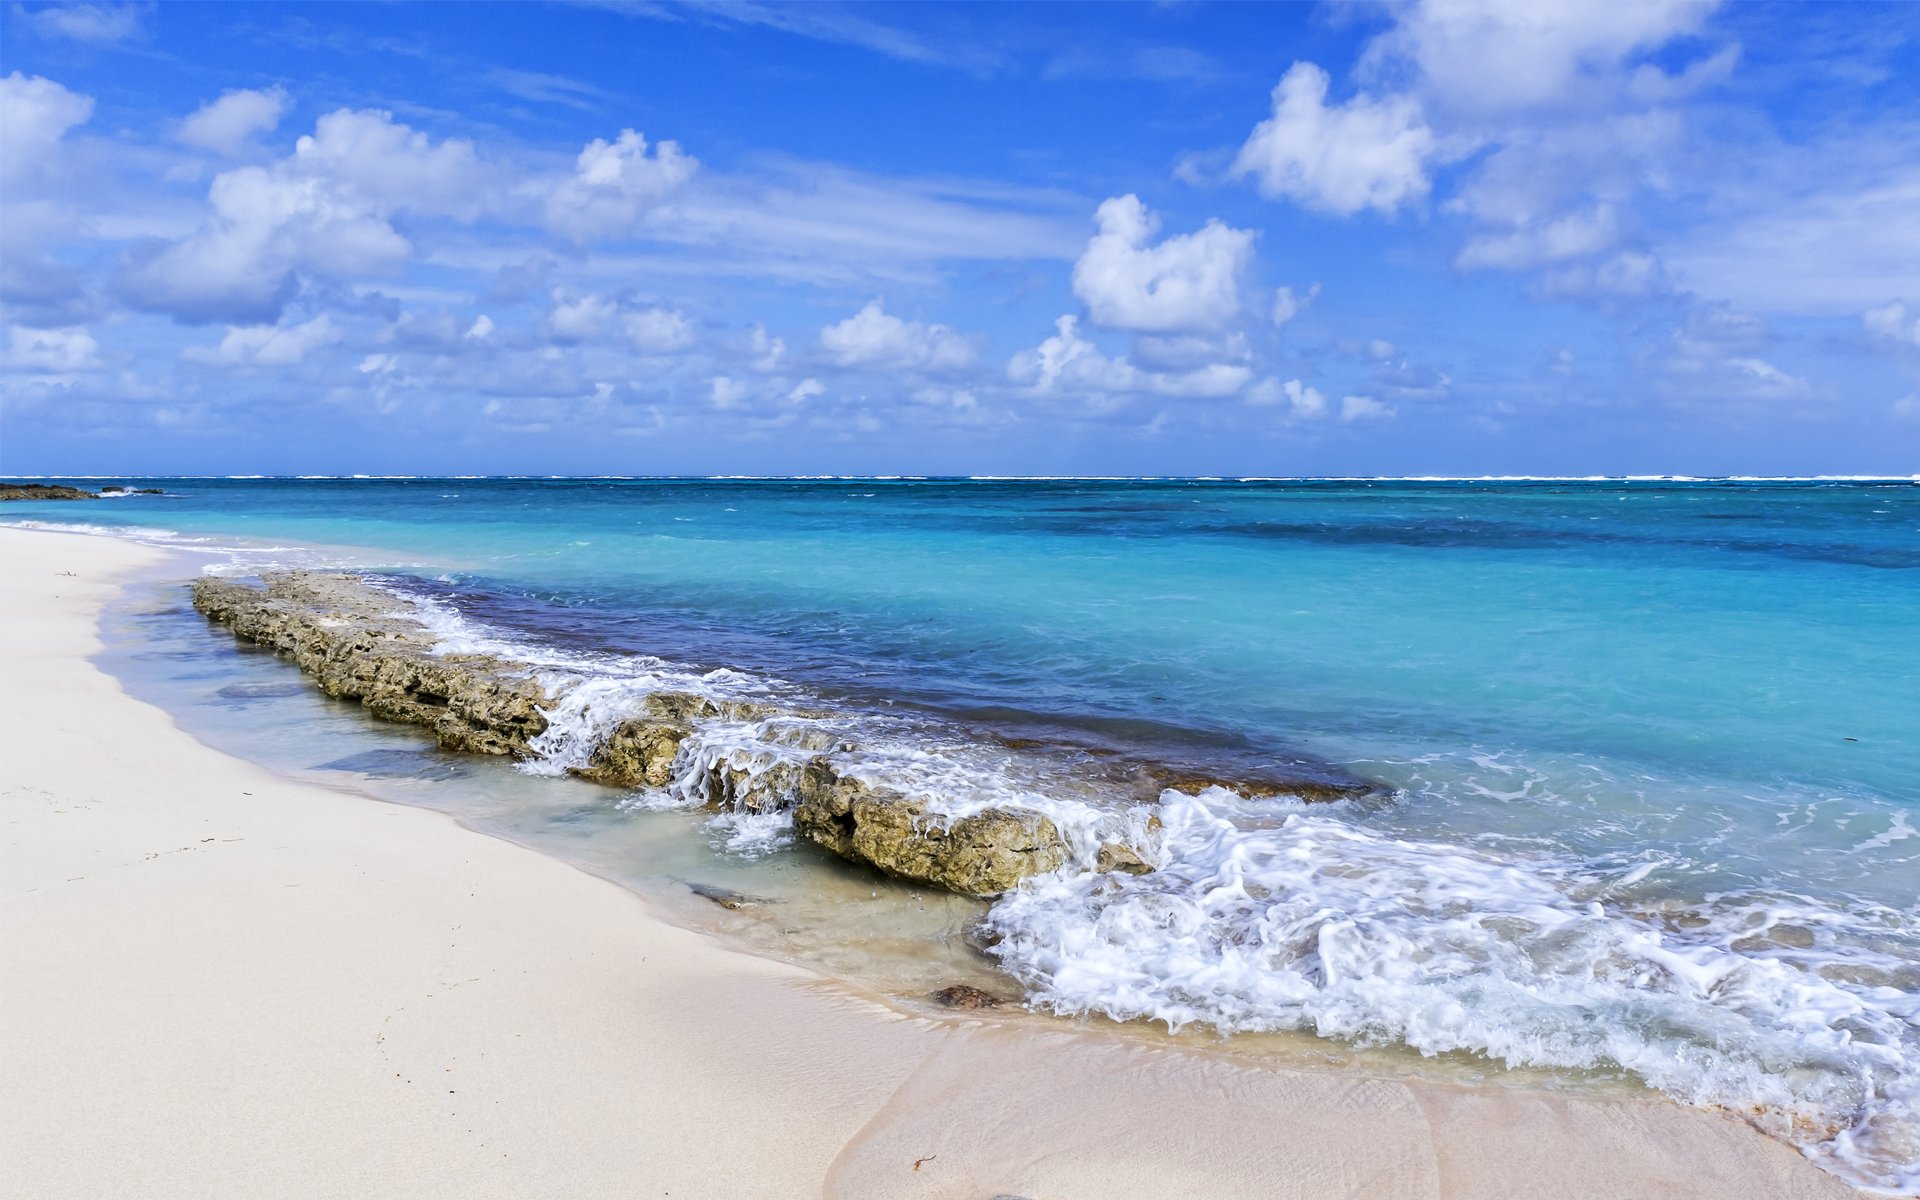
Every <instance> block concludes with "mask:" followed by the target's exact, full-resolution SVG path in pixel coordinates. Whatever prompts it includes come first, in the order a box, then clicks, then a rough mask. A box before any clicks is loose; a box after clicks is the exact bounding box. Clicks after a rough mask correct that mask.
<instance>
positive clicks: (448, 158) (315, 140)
mask: <svg viewBox="0 0 1920 1200" xmlns="http://www.w3.org/2000/svg"><path fill="white" fill-rule="evenodd" d="M488 179H489V172H488V171H487V170H486V169H485V168H484V167H483V166H482V164H481V163H480V162H479V160H478V158H477V157H476V156H475V154H474V151H473V146H472V144H471V143H470V142H467V141H464V140H461V139H457V138H449V139H447V140H445V141H442V142H439V143H435V142H434V141H433V140H432V139H430V138H429V137H427V135H425V134H423V133H420V132H419V131H417V130H414V129H411V128H409V127H407V126H406V125H402V124H399V123H398V122H396V121H394V119H393V114H391V113H387V112H379V111H372V110H369V111H362V112H354V111H349V110H347V109H341V110H339V111H337V112H333V113H329V114H327V115H326V116H324V117H321V118H320V120H319V122H318V123H317V124H316V125H315V129H314V133H313V134H312V135H311V136H307V137H302V138H301V139H300V140H299V142H298V143H296V145H295V148H294V153H293V154H292V155H290V156H288V157H286V158H283V159H281V160H279V161H278V162H275V163H273V164H271V165H269V166H264V167H261V166H248V167H240V168H236V169H234V170H231V171H223V172H221V173H220V174H219V175H216V176H215V177H214V180H213V185H212V187H211V188H210V189H209V191H208V195H207V198H208V200H209V202H210V203H211V206H212V212H211V214H210V217H209V219H208V221H207V223H206V225H205V226H204V227H203V228H202V229H200V230H199V231H198V232H197V233H194V234H193V235H191V236H189V237H187V238H186V239H184V240H182V241H179V242H175V243H174V244H173V245H171V246H168V247H166V248H165V249H164V250H162V251H160V252H159V253H158V254H155V255H153V256H151V257H150V258H148V259H147V260H146V261H144V262H140V263H137V264H136V265H135V266H134V267H133V268H132V270H131V271H130V272H129V274H128V278H127V291H128V293H129V295H130V297H131V298H132V299H133V300H134V301H135V302H136V303H137V304H139V305H141V306H143V307H147V308H153V309H158V310H159V311H162V312H167V313H171V314H172V315H174V316H175V317H177V318H179V319H181V320H186V321H205V320H209V319H219V318H225V319H227V320H231V321H236V322H238V323H242V324H264V323H268V322H270V321H271V320H272V319H273V318H276V317H277V316H278V315H279V312H280V308H281V305H282V304H283V302H284V301H285V299H286V297H287V296H288V295H289V294H290V293H291V291H292V289H293V286H294V283H295V276H296V274H299V273H311V274H312V275H315V276H320V277H323V278H332V279H357V278H363V277H367V276H377V275H382V274H389V273H392V272H395V271H397V270H399V269H400V268H401V267H403V266H404V265H405V264H406V263H407V262H408V261H409V260H410V259H411V258H412V256H413V245H412V243H411V242H409V241H408V240H407V239H406V238H405V237H403V236H401V234H400V233H399V232H398V231H397V230H395V229H394V228H393V226H392V225H391V224H390V223H389V218H390V217H391V216H393V215H394V214H395V213H399V212H412V213H419V214H424V215H439V216H452V217H458V218H468V217H472V216H474V215H476V214H477V212H478V211H479V209H480V207H481V206H482V205H483V204H484V203H485V202H486V199H485V198H486V197H488V196H490V195H491V194H493V192H494V191H495V189H493V188H491V187H488V186H486V185H487V182H488Z"/></svg>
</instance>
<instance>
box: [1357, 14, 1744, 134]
mask: <svg viewBox="0 0 1920 1200" xmlns="http://www.w3.org/2000/svg"><path fill="white" fill-rule="evenodd" d="M1715 2H1716V0H1632V2H1630V3H1594V2H1592V0H1476V2H1473V3H1461V2H1460V0H1413V2H1412V3H1406V2H1402V3H1400V4H1398V5H1397V6H1396V7H1395V15H1396V17H1397V18H1398V20H1397V23H1396V27H1395V28H1394V29H1393V30H1392V31H1390V32H1388V33H1387V34H1384V35H1382V37H1381V38H1380V39H1379V40H1378V41H1377V42H1376V43H1375V44H1374V45H1373V46H1372V47H1370V48H1369V52H1368V54H1369V62H1370V63H1371V64H1374V65H1376V66H1377V65H1378V64H1379V63H1380V62H1381V61H1382V60H1385V59H1390V58H1400V59H1405V60H1408V61H1411V62H1412V63H1413V64H1414V65H1415V66H1416V67H1417V68H1418V70H1419V72H1420V74H1421V75H1422V76H1423V77H1424V81H1425V85H1426V88H1427V90H1428V91H1429V92H1431V93H1432V94H1434V95H1435V96H1436V97H1438V98H1439V99H1440V100H1441V101H1442V102H1443V103H1445V104H1447V105H1449V106H1451V107H1454V108H1458V109H1461V110H1463V111H1466V112H1470V113H1479V114H1490V113H1498V112H1511V111H1513V110H1516V109H1522V108H1529V107H1535V106H1539V105H1546V104H1553V103H1557V102H1560V101H1563V100H1565V99H1567V98H1569V96H1570V94H1572V93H1574V92H1576V91H1577V90H1578V89H1579V87H1580V85H1581V84H1582V83H1584V82H1586V81H1587V80H1590V79H1593V78H1594V77H1596V76H1605V75H1608V74H1612V73H1615V72H1617V71H1618V69H1619V68H1620V67H1621V65H1622V64H1623V63H1625V62H1627V61H1629V60H1630V59H1631V58H1632V57H1633V56H1634V55H1636V54H1637V53H1640V52H1644V51H1648V50H1652V49H1654V48H1656V47H1658V46H1660V45H1662V44H1664V43H1666V42H1668V41H1670V40H1672V39H1673V38H1675V37H1678V36H1681V35H1683V34H1689V33H1693V32H1695V31H1697V30H1698V29H1699V28H1700V26H1701V24H1702V23H1703V22H1704V21H1705V19H1706V17H1707V15H1708V14H1709V13H1710V12H1712V11H1713V9H1714V7H1715ZM1727 66H1728V67H1730V66H1731V64H1730V63H1729V64H1727ZM1714 69H1723V68H1714ZM1711 73H1712V72H1711V70H1709V71H1708V74H1709V75H1711ZM1697 82H1700V81H1699V80H1696V83H1697ZM1641 85H1642V87H1643V88H1651V87H1653V86H1654V82H1653V81H1652V80H1651V79H1643V80H1642V81H1641Z"/></svg>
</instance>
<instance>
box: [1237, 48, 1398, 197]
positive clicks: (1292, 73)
mask: <svg viewBox="0 0 1920 1200" xmlns="http://www.w3.org/2000/svg"><path fill="white" fill-rule="evenodd" d="M1328 83H1329V80H1328V78H1327V73H1326V72H1325V71H1323V70H1321V69H1320V68H1319V67H1317V66H1315V65H1314V64H1312V63H1309V62H1296V63H1294V64H1293V66H1292V67H1290V68H1288V70H1287V73H1286V74H1285V75H1284V76H1282V77H1281V79H1280V83H1279V84H1278V86H1276V87H1275V88H1274V89H1273V115H1272V116H1270V117H1268V118H1267V119H1266V120H1264V121H1262V122H1260V124H1259V125H1257V126H1255V127H1254V130H1253V134H1252V136H1251V137H1249V138H1248V139H1247V141H1246V144H1245V145H1243V146H1242V147H1240V154H1239V157H1237V158H1236V159H1235V160H1234V164H1233V174H1234V175H1235V176H1246V175H1254V176H1256V177H1257V179H1258V184H1259V188H1260V192H1261V194H1262V195H1265V196H1268V197H1270V198H1273V199H1279V198H1282V197H1284V198H1287V199H1291V200H1293V201H1295V202H1297V203H1299V204H1302V205H1305V206H1306V207H1308V208H1312V209H1318V210H1320V211H1322V212H1328V213H1333V214H1335V215H1337V216H1343V217H1346V216H1352V215H1353V214H1354V213H1357V212H1359V211H1360V210H1361V209H1363V208H1371V209H1374V210H1375V211H1377V212H1379V213H1381V214H1383V215H1391V214H1392V213H1394V212H1396V211H1398V210H1399V209H1400V207H1401V206H1402V205H1407V204H1413V203H1416V202H1418V201H1419V200H1420V198H1421V197H1423V196H1425V195H1426V194H1427V190H1428V188H1429V187H1430V186H1431V185H1430V183H1429V181H1428V179H1427V171H1426V162H1427V159H1428V158H1429V157H1431V156H1432V155H1433V154H1434V149H1435V146H1434V136H1433V132H1432V131H1431V130H1430V129H1428V128H1427V124H1426V120H1425V118H1424V117H1422V115H1421V112H1420V105H1419V103H1418V102H1417V101H1415V100H1414V99H1412V98H1411V97H1408V96H1389V97H1387V98H1385V99H1381V100H1375V99H1374V98H1372V97H1371V96H1368V95H1366V94H1365V93H1362V94H1360V95H1358V96H1355V97H1354V98H1353V99H1351V100H1349V101H1347V102H1346V103H1345V104H1339V105H1328V104H1327V86H1328Z"/></svg>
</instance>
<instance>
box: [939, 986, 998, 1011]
mask: <svg viewBox="0 0 1920 1200" xmlns="http://www.w3.org/2000/svg"><path fill="white" fill-rule="evenodd" d="M933 998H934V999H935V1000H936V1001H938V1002H939V1003H941V1004H944V1005H946V1006H947V1007H948V1008H999V1007H1000V1006H1001V1005H1002V1004H1005V1003H1006V1001H1005V1000H1002V999H1001V998H1000V997H998V996H996V995H994V994H993V993H992V992H986V991H981V990H980V989H979V988H977V987H974V986H973V985H972V984H970V983H956V984H954V985H953V986H952V987H943V988H941V989H940V990H939V991H937V992H935V993H934V994H933Z"/></svg>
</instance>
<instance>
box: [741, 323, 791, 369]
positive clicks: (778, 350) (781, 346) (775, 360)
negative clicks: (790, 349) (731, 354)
mask: <svg viewBox="0 0 1920 1200" xmlns="http://www.w3.org/2000/svg"><path fill="white" fill-rule="evenodd" d="M747 353H748V354H749V355H751V356H752V357H751V358H750V359H749V365H751V366H752V367H753V369H754V370H756V371H777V370H779V369H780V364H781V363H782V362H783V361H785V359H786V357H787V343H786V339H784V338H777V337H773V336H771V335H770V334H768V333H767V327H766V326H765V325H755V326H754V327H753V332H752V333H750V334H748V335H747Z"/></svg>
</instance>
